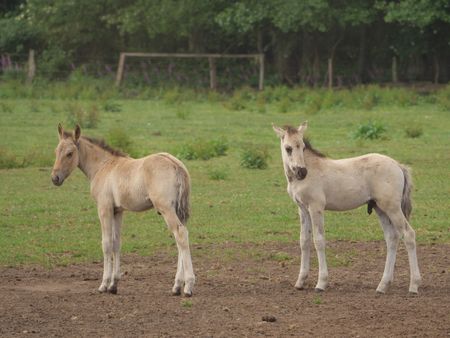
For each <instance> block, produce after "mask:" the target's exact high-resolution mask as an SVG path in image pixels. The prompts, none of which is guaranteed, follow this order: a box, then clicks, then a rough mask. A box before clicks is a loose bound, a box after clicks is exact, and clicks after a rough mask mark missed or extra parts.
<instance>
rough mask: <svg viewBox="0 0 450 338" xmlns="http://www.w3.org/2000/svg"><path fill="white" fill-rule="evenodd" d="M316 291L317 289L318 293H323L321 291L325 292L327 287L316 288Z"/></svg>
mask: <svg viewBox="0 0 450 338" xmlns="http://www.w3.org/2000/svg"><path fill="white" fill-rule="evenodd" d="M314 291H315V292H317V293H321V292H324V291H325V289H321V288H314Z"/></svg>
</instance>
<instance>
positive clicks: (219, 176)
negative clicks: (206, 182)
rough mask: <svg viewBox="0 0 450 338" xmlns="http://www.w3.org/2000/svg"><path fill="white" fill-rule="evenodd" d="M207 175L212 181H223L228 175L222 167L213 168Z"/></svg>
mask: <svg viewBox="0 0 450 338" xmlns="http://www.w3.org/2000/svg"><path fill="white" fill-rule="evenodd" d="M208 176H209V178H210V179H212V180H214V181H223V180H225V179H226V178H227V177H228V173H227V172H226V171H225V170H223V169H213V170H211V171H209V173H208Z"/></svg>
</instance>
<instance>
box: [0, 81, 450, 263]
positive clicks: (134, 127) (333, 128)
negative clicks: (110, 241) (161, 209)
mask: <svg viewBox="0 0 450 338" xmlns="http://www.w3.org/2000/svg"><path fill="white" fill-rule="evenodd" d="M385 91H386V92H388V91H389V90H385ZM289 93H290V92H289ZM289 93H288V94H289ZM324 93H325V94H324ZM363 94H364V91H363V90H361V91H360V92H359V93H356V94H355V95H363ZM171 95H172V96H171ZM239 95H240V94H238V95H237V96H236V94H235V95H234V96H232V97H229V96H220V95H214V94H209V95H208V94H204V95H203V96H198V97H195V98H194V99H190V98H186V97H184V96H183V95H180V94H179V93H178V92H176V93H175V94H173V93H172V94H170V92H168V93H165V94H164V95H160V96H155V97H154V98H151V97H146V98H145V99H136V98H134V99H123V98H116V99H114V100H113V101H111V99H109V101H108V102H106V101H105V99H102V100H98V101H96V100H93V99H83V98H78V99H73V98H62V99H58V98H51V99H49V98H39V97H27V96H26V97H25V98H14V97H6V98H2V99H1V101H0V135H1V138H0V155H1V156H2V158H1V160H2V161H3V163H8V161H13V162H15V163H16V164H17V163H21V164H22V165H13V166H15V167H18V168H13V169H1V170H0V186H1V189H0V213H1V219H0V248H1V249H2V250H1V251H0V265H20V264H29V263H38V264H43V265H45V266H49V267H51V266H53V265H55V264H57V265H61V264H69V263H72V262H80V261H92V260H98V259H99V258H100V257H101V255H102V253H101V246H100V241H101V234H100V226H99V221H98V218H97V213H96V208H95V204H94V202H93V200H92V199H91V197H90V195H89V183H88V181H87V179H86V178H85V177H84V176H83V174H82V173H81V172H80V171H79V170H77V171H76V172H75V173H74V174H73V175H72V176H71V177H70V178H69V179H68V180H67V181H66V182H65V183H64V185H63V186H62V187H59V188H58V187H55V186H53V184H52V183H51V180H50V171H51V165H52V161H53V156H54V153H53V150H54V147H55V146H56V144H57V129H56V126H57V124H58V122H65V124H66V126H67V127H71V126H69V125H67V124H68V121H73V119H72V120H71V118H68V114H69V113H70V112H71V111H73V109H74V108H73V106H74V105H76V106H77V107H81V108H82V109H86V110H94V111H95V112H96V114H98V116H97V117H98V119H99V120H98V126H97V127H96V128H90V129H86V128H83V129H82V133H83V134H85V135H89V136H93V137H104V138H106V139H107V140H108V137H110V138H111V137H113V136H111V133H112V131H114V130H116V131H117V130H120V131H121V132H122V133H125V134H126V135H128V137H129V138H130V140H131V146H130V149H132V153H133V154H136V155H144V154H147V153H154V152H159V151H168V152H170V153H172V154H174V155H177V154H178V153H180V151H181V149H182V148H183V146H185V145H187V144H190V143H193V142H208V141H214V140H221V142H226V144H227V145H228V150H227V154H226V156H221V157H215V158H212V159H210V160H207V161H205V160H189V161H188V160H184V162H185V163H186V165H187V167H188V169H189V171H190V174H191V177H192V187H193V188H192V217H191V219H190V221H189V229H190V239H191V243H192V244H196V245H199V246H200V245H202V244H215V243H223V242H225V241H230V242H258V243H261V242H271V241H284V242H292V241H295V240H297V239H298V236H299V225H298V224H299V221H298V215H297V208H296V206H295V205H294V204H293V203H292V201H290V199H289V197H288V195H287V193H286V182H285V178H284V174H283V169H282V164H281V159H280V150H279V141H278V139H277V137H276V135H275V134H274V132H273V131H272V128H271V122H274V123H275V124H278V125H284V124H294V125H297V124H299V123H300V122H302V121H303V120H305V119H307V120H308V121H309V130H308V137H309V138H310V139H311V142H312V144H313V145H314V147H315V148H317V149H319V150H321V151H322V152H324V153H325V154H327V155H328V156H329V157H332V158H341V157H349V156H356V155H359V154H364V153H368V152H379V153H383V154H386V155H389V156H392V157H393V158H395V159H397V160H399V161H400V162H403V163H405V164H407V165H409V166H411V167H412V169H413V179H414V182H415V189H414V195H413V198H414V210H413V216H412V225H413V227H414V228H415V229H416V233H417V239H418V241H419V242H427V243H431V242H439V243H442V242H447V243H448V242H450V225H449V222H448V220H449V219H450V208H449V201H450V186H449V182H450V112H449V111H448V110H446V109H445V108H443V107H442V106H440V105H438V104H437V103H434V102H430V101H428V100H422V99H420V98H419V100H418V102H414V104H396V102H391V103H389V104H387V103H386V104H381V103H380V104H371V102H370V100H369V101H368V103H367V102H366V103H364V102H365V101H364V100H363V101H362V102H363V103H362V104H361V105H360V106H359V107H352V106H351V105H346V104H342V103H341V104H340V103H339V102H335V103H336V104H334V103H333V102H332V103H329V104H328V105H324V104H323V102H324V101H321V102H322V106H321V107H320V108H318V109H312V108H311V107H314V102H313V103H308V100H307V99H299V100H295V99H293V100H291V101H289V102H287V103H286V102H284V101H283V99H281V100H278V101H276V100H272V101H270V100H265V99H261V98H260V97H259V96H258V97H250V98H249V97H246V96H245V95H248V93H246V94H245V95H244V94H242V95H241V96H239ZM289 95H291V94H289ZM321 95H326V92H318V93H317V95H316V96H317V97H319V98H320V96H321ZM0 97H1V95H0ZM350 99H351V98H350ZM311 100H313V99H311ZM340 102H341V101H340ZM107 103H108V104H109V105H110V106H109V107H111V105H112V106H113V107H116V109H108V106H107V105H106V104H107ZM369 121H376V122H377V123H380V124H382V125H383V126H384V128H385V129H386V131H385V132H384V134H383V135H382V137H381V138H379V139H374V140H369V139H367V140H366V139H356V138H354V137H353V135H354V133H355V132H356V131H357V130H358V127H359V126H360V125H361V124H367V123H368V122H369ZM411 128H412V129H417V130H419V131H420V132H419V134H420V133H422V134H421V135H419V137H409V136H408V135H407V132H406V130H410V129H411ZM247 149H263V150H265V151H266V152H267V153H268V154H269V155H270V157H269V159H268V166H267V168H266V169H264V170H259V169H246V168H243V167H242V166H241V165H240V162H241V156H242V153H243V152H244V151H245V150H247ZM325 217H326V220H325V222H326V238H327V239H342V240H357V241H367V240H382V238H383V237H382V232H381V229H380V227H379V225H378V220H377V217H376V216H374V215H372V216H368V215H367V212H366V208H365V207H363V208H359V209H356V210H353V211H348V212H342V213H332V212H329V213H327V214H326V216H325ZM122 233H123V241H122V243H123V245H122V252H124V253H127V252H136V253H139V254H142V255H148V254H152V253H153V252H154V251H155V250H160V249H162V250H164V249H167V248H168V247H172V246H174V245H175V244H174V241H173V239H172V238H171V235H170V233H169V231H168V230H167V229H166V227H165V225H164V223H163V220H162V218H160V217H159V216H158V215H157V214H156V213H155V212H154V211H150V212H146V213H127V214H126V215H125V218H124V226H123V229H122ZM172 251H173V253H174V254H175V250H172ZM226 254H230V255H232V253H224V255H226ZM249 254H251V253H249ZM194 255H195V252H194Z"/></svg>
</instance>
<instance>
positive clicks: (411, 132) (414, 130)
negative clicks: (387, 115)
mask: <svg viewBox="0 0 450 338" xmlns="http://www.w3.org/2000/svg"><path fill="white" fill-rule="evenodd" d="M405 133H406V136H407V137H409V138H417V137H420V136H422V134H423V129H422V127H421V126H419V125H410V126H407V127H406V128H405Z"/></svg>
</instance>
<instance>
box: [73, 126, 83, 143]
mask: <svg viewBox="0 0 450 338" xmlns="http://www.w3.org/2000/svg"><path fill="white" fill-rule="evenodd" d="M80 135H81V129H80V125H78V124H77V125H76V126H75V130H74V131H73V140H74V141H75V143H78V140H79V138H80Z"/></svg>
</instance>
